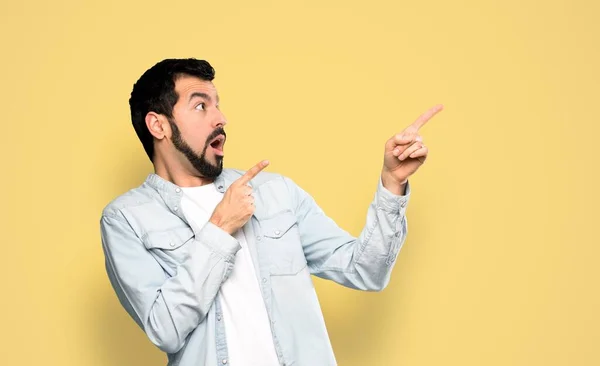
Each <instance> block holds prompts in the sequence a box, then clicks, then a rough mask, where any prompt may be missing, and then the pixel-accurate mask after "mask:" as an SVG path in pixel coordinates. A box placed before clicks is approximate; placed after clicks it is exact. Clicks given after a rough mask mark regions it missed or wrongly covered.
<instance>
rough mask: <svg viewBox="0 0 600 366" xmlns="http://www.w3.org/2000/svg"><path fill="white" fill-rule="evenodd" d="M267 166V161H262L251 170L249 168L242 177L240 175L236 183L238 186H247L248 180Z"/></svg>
mask: <svg viewBox="0 0 600 366" xmlns="http://www.w3.org/2000/svg"><path fill="white" fill-rule="evenodd" d="M267 165H269V161H268V160H263V161H261V162H260V163H258V164H256V165H255V166H253V167H252V168H250V169H249V170H248V171H247V172H246V173H245V174H244V175H242V176H241V177H240V178H239V179H238V180H237V182H238V183H239V184H247V183H248V182H250V180H251V179H252V178H254V177H256V176H257V175H258V173H260V172H261V171H262V170H263V169H264V168H266V167H267Z"/></svg>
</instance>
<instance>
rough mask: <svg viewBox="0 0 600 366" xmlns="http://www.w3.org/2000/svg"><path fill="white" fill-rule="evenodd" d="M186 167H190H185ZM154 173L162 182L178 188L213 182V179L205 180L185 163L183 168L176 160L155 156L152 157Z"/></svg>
mask: <svg viewBox="0 0 600 366" xmlns="http://www.w3.org/2000/svg"><path fill="white" fill-rule="evenodd" d="M187 165H190V166H189V167H187ZM154 172H155V173H156V175H158V176H159V177H161V178H162V179H164V180H168V181H169V182H171V183H173V184H175V185H177V186H179V187H198V186H203V185H206V184H210V183H212V182H214V178H206V177H203V176H201V175H199V174H198V172H197V171H196V170H195V169H194V168H193V167H191V164H189V163H187V164H185V166H184V165H183V164H181V162H180V161H178V159H177V158H175V157H171V158H170V159H169V158H165V157H163V156H160V155H159V154H156V155H155V157H154Z"/></svg>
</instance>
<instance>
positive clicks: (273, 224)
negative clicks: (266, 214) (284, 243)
mask: <svg viewBox="0 0 600 366" xmlns="http://www.w3.org/2000/svg"><path fill="white" fill-rule="evenodd" d="M295 223H296V216H295V215H294V214H293V213H291V212H289V211H286V212H283V213H281V214H278V215H276V216H273V217H271V218H268V219H263V220H262V221H261V222H260V224H261V227H262V232H263V235H264V236H267V237H269V238H280V237H281V236H283V235H284V234H285V233H286V232H288V230H289V229H290V228H291V227H292V226H294V224H295Z"/></svg>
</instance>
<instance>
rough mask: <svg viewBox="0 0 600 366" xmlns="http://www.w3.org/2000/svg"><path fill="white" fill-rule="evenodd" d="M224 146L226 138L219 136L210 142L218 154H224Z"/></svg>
mask: <svg viewBox="0 0 600 366" xmlns="http://www.w3.org/2000/svg"><path fill="white" fill-rule="evenodd" d="M223 145H225V136H223V135H219V136H217V137H215V139H214V140H212V141H211V142H210V147H212V148H213V149H215V150H217V152H223Z"/></svg>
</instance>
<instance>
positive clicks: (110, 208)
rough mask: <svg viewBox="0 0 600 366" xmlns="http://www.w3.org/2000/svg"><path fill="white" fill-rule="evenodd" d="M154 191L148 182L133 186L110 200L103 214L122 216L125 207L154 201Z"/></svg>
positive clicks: (115, 216) (113, 216) (114, 216)
mask: <svg viewBox="0 0 600 366" xmlns="http://www.w3.org/2000/svg"><path fill="white" fill-rule="evenodd" d="M154 193H155V192H153V190H152V189H151V188H150V187H148V186H147V185H146V184H142V185H140V186H139V187H135V188H132V189H130V190H129V191H127V192H125V193H123V194H121V195H119V196H117V197H116V198H114V199H113V200H112V201H110V202H109V203H108V204H107V205H106V206H105V207H104V209H103V210H102V216H103V217H112V218H117V219H118V218H121V217H122V214H121V211H122V210H123V209H126V208H129V207H134V206H139V205H143V204H147V203H149V202H152V201H153V196H154Z"/></svg>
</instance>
